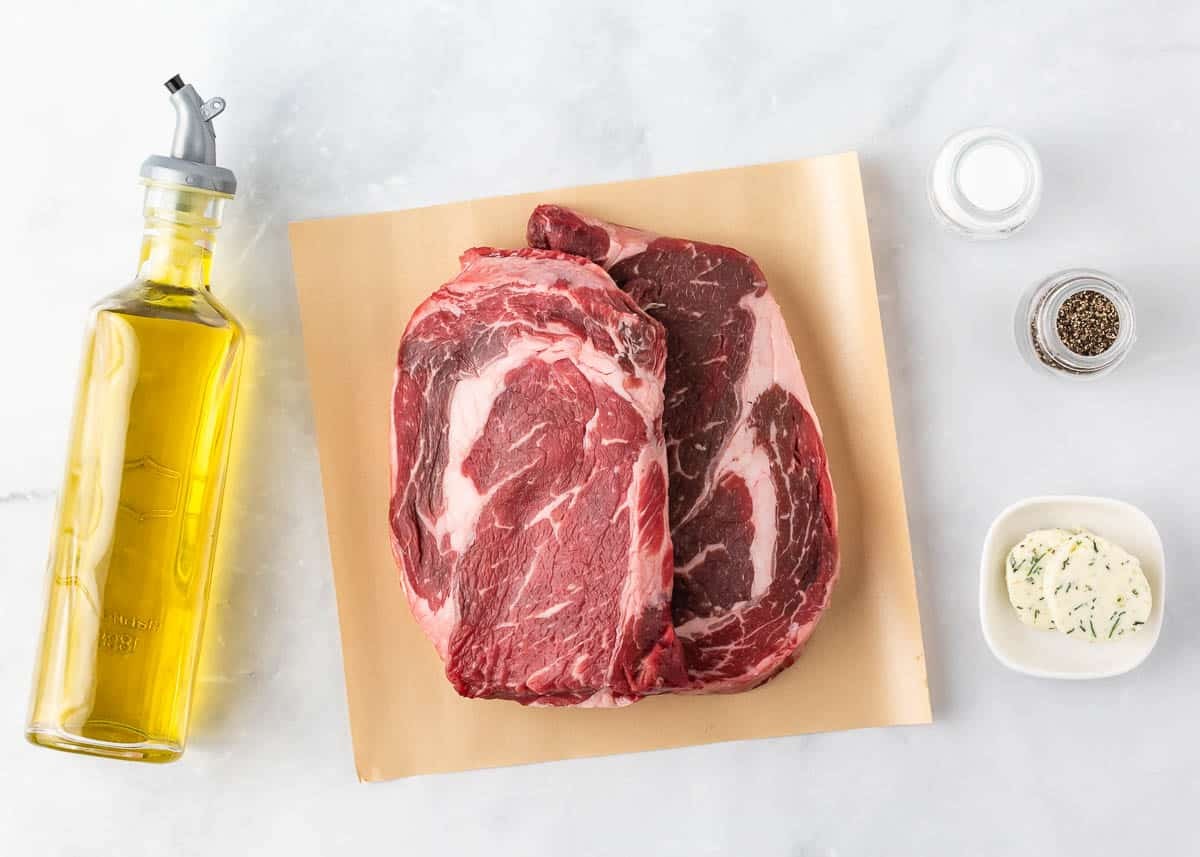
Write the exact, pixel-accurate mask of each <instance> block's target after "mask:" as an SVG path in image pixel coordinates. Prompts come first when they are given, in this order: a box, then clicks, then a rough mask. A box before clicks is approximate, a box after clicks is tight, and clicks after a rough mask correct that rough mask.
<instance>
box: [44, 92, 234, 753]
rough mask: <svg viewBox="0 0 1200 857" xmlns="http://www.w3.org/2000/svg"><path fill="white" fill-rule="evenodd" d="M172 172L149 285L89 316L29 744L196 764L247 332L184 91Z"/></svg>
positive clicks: (211, 110)
mask: <svg viewBox="0 0 1200 857" xmlns="http://www.w3.org/2000/svg"><path fill="white" fill-rule="evenodd" d="M166 86H167V90H168V92H169V93H170V98H171V102H172V104H173V106H174V108H175V113H176V128H175V137H174V141H173V144H172V150H171V156H170V157H163V156H158V155H154V156H151V157H150V158H148V159H147V160H146V161H145V163H144V164H143V165H142V170H141V176H142V182H143V184H144V185H145V188H146V190H145V232H144V235H143V237H142V248H141V258H140V263H139V269H138V274H137V278H136V279H135V280H134V281H133V282H132V283H131V284H129V285H128V286H126V287H125V288H124V289H121V290H120V291H118V292H116V293H114V294H112V295H110V296H109V297H107V298H105V299H104V300H102V301H100V303H99V304H97V305H96V306H95V307H94V308H93V311H92V314H91V318H90V323H89V326H88V331H87V335H86V338H85V343H84V355H83V365H82V369H81V377H80V384H79V392H78V399H77V401H76V405H75V420H74V426H73V428H72V431H71V440H70V447H69V450H68V455H67V464H66V474H65V477H64V480H63V485H62V490H61V492H60V495H59V508H58V514H57V521H56V523H55V530H54V534H53V543H52V546H51V551H50V560H49V577H50V583H49V596H48V606H47V611H46V617H45V626H44V631H43V639H42V644H41V648H40V652H39V657H38V664H37V670H36V676H35V680H34V688H33V699H32V704H31V711H30V718H29V724H28V727H27V729H26V736H27V737H28V739H29V740H30V741H31V742H33V743H34V744H38V745H40V746H44V747H52V748H55V749H59V750H68V751H74V752H79V753H88V754H92V755H98V756H108V757H114V758H121V759H133V760H140V761H148V762H168V761H172V760H174V759H177V758H178V757H179V756H180V755H181V754H182V753H183V749H184V744H185V741H186V736H187V728H188V716H189V711H190V707H191V697H192V688H193V684H194V680H195V675H196V667H197V662H198V656H199V651H200V641H201V635H202V633H203V629H204V616H205V609H206V607H207V600H208V592H209V583H210V580H211V576H212V566H213V555H214V547H215V543H216V536H217V523H218V517H219V515H220V509H221V494H222V488H223V483H224V481H225V467H226V463H227V460H228V452H229V444H230V433H231V429H232V425H233V415H234V405H235V402H236V398H237V387H238V376H239V371H240V367H241V359H242V351H243V339H244V337H243V332H242V329H241V327H240V325H239V324H238V322H237V321H236V320H235V319H234V317H233V316H232V315H231V314H230V312H229V311H228V310H227V309H225V308H224V307H223V306H222V305H221V304H220V303H219V302H218V301H217V299H216V298H215V297H214V296H213V294H212V292H211V291H210V288H209V286H210V284H209V271H210V269H211V264H212V249H213V242H214V238H215V235H216V232H217V229H218V227H219V226H220V225H221V213H222V207H223V205H224V203H225V201H226V200H228V199H231V198H232V197H233V195H234V192H235V191H236V188H237V184H236V179H235V177H234V175H233V173H232V172H230V171H229V170H227V169H224V168H222V167H219V166H216V142H215V135H214V133H213V127H212V120H213V119H214V118H215V117H216V116H217V115H218V114H219V113H220V112H221V111H222V110H223V109H224V107H225V103H224V101H223V100H221V99H217V98H214V99H211V100H209V101H207V102H205V101H202V100H201V98H200V96H199V95H198V94H197V93H196V90H195V89H194V88H193V87H192V86H191V85H185V84H184V83H183V81H182V80H180V79H179V77H178V76H176V77H174V78H172V79H171V80H170V81H168V82H167V84H166Z"/></svg>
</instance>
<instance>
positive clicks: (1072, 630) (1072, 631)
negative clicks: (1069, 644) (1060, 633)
mask: <svg viewBox="0 0 1200 857" xmlns="http://www.w3.org/2000/svg"><path fill="white" fill-rule="evenodd" d="M1075 631H1076V629H1075V628H1072V629H1071V630H1070V631H1067V636H1070V635H1071V634H1074V633H1075Z"/></svg>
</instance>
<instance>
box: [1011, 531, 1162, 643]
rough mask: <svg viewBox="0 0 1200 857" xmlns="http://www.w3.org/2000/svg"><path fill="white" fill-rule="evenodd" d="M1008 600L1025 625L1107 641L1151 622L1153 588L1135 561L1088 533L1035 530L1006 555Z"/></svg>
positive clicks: (1133, 631)
mask: <svg viewBox="0 0 1200 857" xmlns="http://www.w3.org/2000/svg"><path fill="white" fill-rule="evenodd" d="M1005 580H1006V582H1007V583H1008V596H1009V600H1010V601H1011V602H1012V605H1013V608H1014V609H1015V610H1016V611H1017V615H1018V616H1019V617H1020V618H1021V621H1022V622H1025V623H1026V624H1028V625H1032V626H1033V627H1035V628H1041V629H1055V630H1057V631H1058V632H1059V633H1062V634H1065V635H1067V636H1069V637H1073V638H1074V639H1078V640H1086V641H1087V642H1108V641H1112V640H1119V639H1121V638H1122V637H1124V636H1126V635H1128V634H1133V633H1136V632H1137V631H1139V630H1141V628H1142V627H1144V626H1145V624H1146V621H1147V620H1148V619H1149V617H1150V608H1151V606H1152V604H1153V599H1152V597H1151V593H1150V583H1149V582H1148V581H1147V580H1146V575H1145V574H1144V573H1143V571H1142V567H1141V564H1140V563H1139V562H1138V560H1137V558H1136V557H1134V556H1132V555H1130V554H1129V553H1127V552H1126V551H1124V550H1123V549H1121V548H1120V547H1118V546H1117V545H1115V544H1113V543H1112V542H1110V541H1108V540H1106V539H1104V538H1101V537H1100V536H1097V535H1095V534H1094V533H1090V532H1087V531H1079V532H1072V531H1070V530H1035V531H1034V532H1032V533H1030V534H1029V535H1027V536H1026V537H1025V538H1024V539H1022V540H1021V541H1020V542H1019V543H1018V544H1017V545H1016V546H1015V547H1014V548H1013V549H1012V550H1011V551H1010V552H1009V554H1008V558H1007V561H1006V566H1005Z"/></svg>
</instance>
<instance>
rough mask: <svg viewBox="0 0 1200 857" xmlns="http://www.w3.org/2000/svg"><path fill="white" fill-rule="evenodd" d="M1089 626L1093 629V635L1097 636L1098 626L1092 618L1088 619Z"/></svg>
mask: <svg viewBox="0 0 1200 857" xmlns="http://www.w3.org/2000/svg"><path fill="white" fill-rule="evenodd" d="M1088 627H1089V628H1091V629H1092V637H1093V638H1094V637H1095V636H1096V626H1095V625H1093V624H1092V620H1091V619H1088Z"/></svg>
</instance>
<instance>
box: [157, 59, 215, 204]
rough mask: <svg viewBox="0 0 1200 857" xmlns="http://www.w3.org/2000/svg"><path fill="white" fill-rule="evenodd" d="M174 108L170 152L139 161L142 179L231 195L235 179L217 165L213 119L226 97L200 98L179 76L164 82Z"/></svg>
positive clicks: (193, 88) (192, 87)
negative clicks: (140, 162)
mask: <svg viewBox="0 0 1200 857" xmlns="http://www.w3.org/2000/svg"><path fill="white" fill-rule="evenodd" d="M166 87H167V92H169V93H170V96H171V106H172V107H174V108H175V136H174V138H173V139H172V141H171V154H170V156H169V157H165V156H163V155H151V156H150V157H149V158H147V159H146V160H145V162H144V163H143V164H142V178H143V179H145V180H146V181H148V182H152V183H156V184H168V185H181V186H183V187H188V188H195V189H197V190H206V191H211V192H213V193H218V194H221V195H224V196H233V194H234V193H235V192H236V190H237V178H236V177H235V176H234V174H233V173H232V172H230V171H229V170H227V169H225V168H224V167H219V166H217V135H216V132H215V131H214V130H213V124H212V121H213V119H215V118H216V117H217V116H219V115H221V113H222V111H224V110H225V99H223V98H210V99H209V100H208V101H205V100H203V99H202V98H201V97H200V93H198V92H196V89H195V87H194V86H192V85H191V84H190V83H184V82H183V79H182V78H181V77H180V76H179V75H175V76H174V77H172V78H171V79H170V80H168V81H167V82H166Z"/></svg>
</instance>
